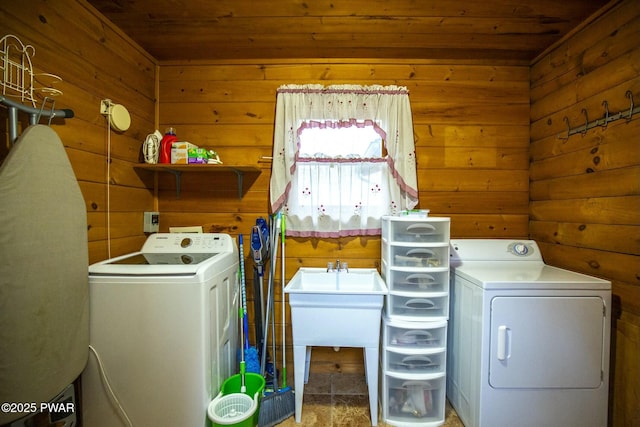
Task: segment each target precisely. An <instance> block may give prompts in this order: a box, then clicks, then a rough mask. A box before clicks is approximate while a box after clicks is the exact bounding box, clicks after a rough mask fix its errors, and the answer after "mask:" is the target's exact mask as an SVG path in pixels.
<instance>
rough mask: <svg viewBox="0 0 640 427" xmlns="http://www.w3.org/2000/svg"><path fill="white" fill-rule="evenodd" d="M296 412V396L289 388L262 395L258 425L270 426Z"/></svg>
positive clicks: (261, 426) (262, 426)
mask: <svg viewBox="0 0 640 427" xmlns="http://www.w3.org/2000/svg"><path fill="white" fill-rule="evenodd" d="M295 413H296V398H295V395H294V392H293V390H292V389H291V388H289V389H288V390H280V391H277V392H274V393H272V394H269V395H267V396H263V397H262V402H260V414H259V417H258V425H259V426H260V427H272V426H275V425H276V424H280V423H281V422H283V421H284V420H286V419H287V418H289V417H291V416H293V415H294V414H295Z"/></svg>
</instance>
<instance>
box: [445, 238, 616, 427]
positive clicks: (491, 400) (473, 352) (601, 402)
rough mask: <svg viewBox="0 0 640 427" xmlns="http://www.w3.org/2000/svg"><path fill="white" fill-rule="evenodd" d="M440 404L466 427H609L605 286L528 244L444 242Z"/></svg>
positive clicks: (608, 296) (608, 298) (608, 306)
mask: <svg viewBox="0 0 640 427" xmlns="http://www.w3.org/2000/svg"><path fill="white" fill-rule="evenodd" d="M450 298H451V310H450V317H449V343H448V351H447V359H448V360H447V397H448V399H449V401H450V403H451V405H452V406H453V407H454V409H455V410H456V412H457V413H458V415H459V417H460V419H461V420H462V422H463V423H464V425H465V426H466V427H501V426H505V427H517V426H521V427H544V426H548V427H552V426H580V427H589V426H593V427H596V426H597V427H604V426H606V425H607V401H608V387H609V351H610V350H609V348H610V347H609V340H610V326H611V283H610V282H609V281H606V280H602V279H599V278H595V277H591V276H587V275H584V274H579V273H576V272H572V271H568V270H564V269H560V268H556V267H553V266H550V265H546V264H545V262H544V261H543V258H542V255H541V253H540V249H539V247H538V245H537V244H536V242H535V241H533V240H524V241H511V240H502V239H459V240H451V293H450Z"/></svg>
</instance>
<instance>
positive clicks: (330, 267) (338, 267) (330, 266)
mask: <svg viewBox="0 0 640 427" xmlns="http://www.w3.org/2000/svg"><path fill="white" fill-rule="evenodd" d="M333 271H335V272H336V273H339V272H341V271H344V272H346V273H348V272H349V266H348V265H347V263H346V262H343V263H340V260H339V259H337V260H336V264H335V268H334V266H333V263H332V262H328V263H327V273H329V272H333Z"/></svg>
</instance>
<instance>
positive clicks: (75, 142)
mask: <svg viewBox="0 0 640 427" xmlns="http://www.w3.org/2000/svg"><path fill="white" fill-rule="evenodd" d="M0 28H2V31H1V32H0V37H2V36H4V35H6V34H14V35H16V36H18V38H20V39H21V40H22V42H23V43H25V44H31V45H33V47H34V48H35V52H36V54H35V56H34V57H33V58H32V61H33V64H34V67H35V68H36V69H37V71H39V72H47V73H52V74H56V75H58V76H60V77H61V78H62V83H60V84H59V85H56V87H57V88H59V89H61V90H62V92H63V94H62V95H61V96H59V97H57V98H56V104H55V105H56V108H70V109H72V110H73V111H74V114H75V117H74V118H72V119H65V120H63V121H58V120H56V121H54V123H53V124H52V126H53V128H54V129H55V131H56V132H57V133H58V135H59V136H60V138H61V140H62V142H63V144H64V145H65V147H66V150H67V154H68V156H69V159H70V161H71V164H72V166H73V169H74V172H75V174H76V178H77V179H78V181H79V184H80V188H81V190H82V193H83V195H84V198H85V201H86V204H87V219H88V226H89V231H88V236H89V260H90V262H96V261H100V260H103V259H106V258H107V257H108V244H107V215H106V209H107V194H108V192H107V185H106V182H107V157H106V153H107V150H108V144H107V142H108V136H107V124H106V123H107V122H106V119H105V117H103V116H102V115H101V114H100V110H99V106H100V101H101V100H102V99H111V100H113V102H115V103H118V104H123V105H124V106H125V107H126V108H127V109H128V110H129V113H130V114H131V128H130V129H129V130H128V131H127V132H125V133H123V134H118V133H116V132H110V137H111V168H110V169H111V170H110V181H111V185H110V187H109V190H110V191H109V193H110V194H109V196H110V203H109V204H110V208H111V215H110V221H109V222H110V224H111V233H110V234H111V245H110V246H111V253H112V255H113V256H115V255H119V254H123V253H128V252H132V251H136V250H138V249H139V248H140V246H141V245H142V243H143V242H144V240H145V236H144V233H142V215H143V214H142V213H143V212H144V211H148V210H152V209H153V207H154V199H153V192H152V191H151V190H149V188H150V186H151V184H152V183H151V182H145V181H144V180H143V179H142V178H141V177H140V176H138V174H136V173H135V172H134V170H133V168H132V165H133V164H134V163H137V162H138V156H139V152H140V147H141V144H142V141H143V139H144V137H145V136H146V135H147V134H148V133H149V132H150V131H152V130H153V128H154V123H155V81H156V80H155V78H156V63H155V61H154V59H153V58H151V57H150V56H149V55H148V54H146V53H145V52H144V51H143V50H141V49H140V48H139V47H138V46H137V45H135V44H134V43H133V42H131V41H130V40H129V39H128V38H127V37H126V36H124V35H123V34H122V33H121V31H119V30H118V29H117V28H114V27H113V26H111V25H110V24H109V23H108V22H107V21H106V19H105V18H104V17H103V16H102V15H101V14H99V13H98V12H97V11H95V9H93V8H92V7H91V6H89V5H88V4H86V2H85V1H83V0H63V1H62V0H61V1H56V2H48V1H45V0H22V1H3V2H0ZM49 106H50V105H49ZM39 107H40V105H38V108H39ZM0 118H1V120H0V127H1V128H2V131H3V133H4V134H5V138H4V141H3V142H2V144H0V161H2V160H3V159H4V157H5V156H6V154H7V152H8V150H9V145H8V135H7V134H6V132H7V129H8V124H7V110H6V109H5V108H3V107H0ZM20 119H21V124H22V127H26V126H27V125H28V120H27V117H26V115H25V117H22V116H21V117H20ZM43 122H44V121H43ZM44 161H46V159H43V162H44ZM147 179H148V178H147ZM34 226H37V224H34Z"/></svg>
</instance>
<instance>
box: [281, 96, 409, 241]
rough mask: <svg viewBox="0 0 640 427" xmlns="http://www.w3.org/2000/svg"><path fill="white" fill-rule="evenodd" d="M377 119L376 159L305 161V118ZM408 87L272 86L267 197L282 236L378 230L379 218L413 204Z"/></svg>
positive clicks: (347, 233) (318, 120) (321, 120)
mask: <svg viewBox="0 0 640 427" xmlns="http://www.w3.org/2000/svg"><path fill="white" fill-rule="evenodd" d="M309 121H317V122H337V121H342V122H351V123H357V122H365V121H371V122H373V123H376V124H377V125H378V126H379V128H380V129H382V131H383V132H384V135H383V140H384V141H383V143H384V147H385V149H386V152H387V155H386V157H385V158H382V159H351V158H349V159H315V160H314V159H308V158H301V156H300V154H299V135H300V132H301V131H302V129H303V128H304V127H305V126H307V125H305V126H303V123H308V122H309ZM417 188H418V187H417V178H416V157H415V146H414V140H413V123H412V119H411V107H410V104H409V92H408V90H407V89H406V88H404V87H398V86H384V87H383V86H377V85H376V86H354V85H337V86H327V87H325V86H322V85H302V86H300V85H285V86H281V87H280V88H279V89H278V92H277V103H276V116H275V128H274V147H273V164H272V170H271V188H270V201H271V209H272V212H277V211H283V213H284V214H286V215H287V230H286V231H287V234H288V235H294V236H296V235H297V236H316V237H339V236H345V235H367V234H369V235H371V234H380V218H381V217H382V216H383V215H388V214H394V213H397V212H399V211H401V210H404V209H412V208H414V207H415V206H416V205H417V203H418V191H417Z"/></svg>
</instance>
